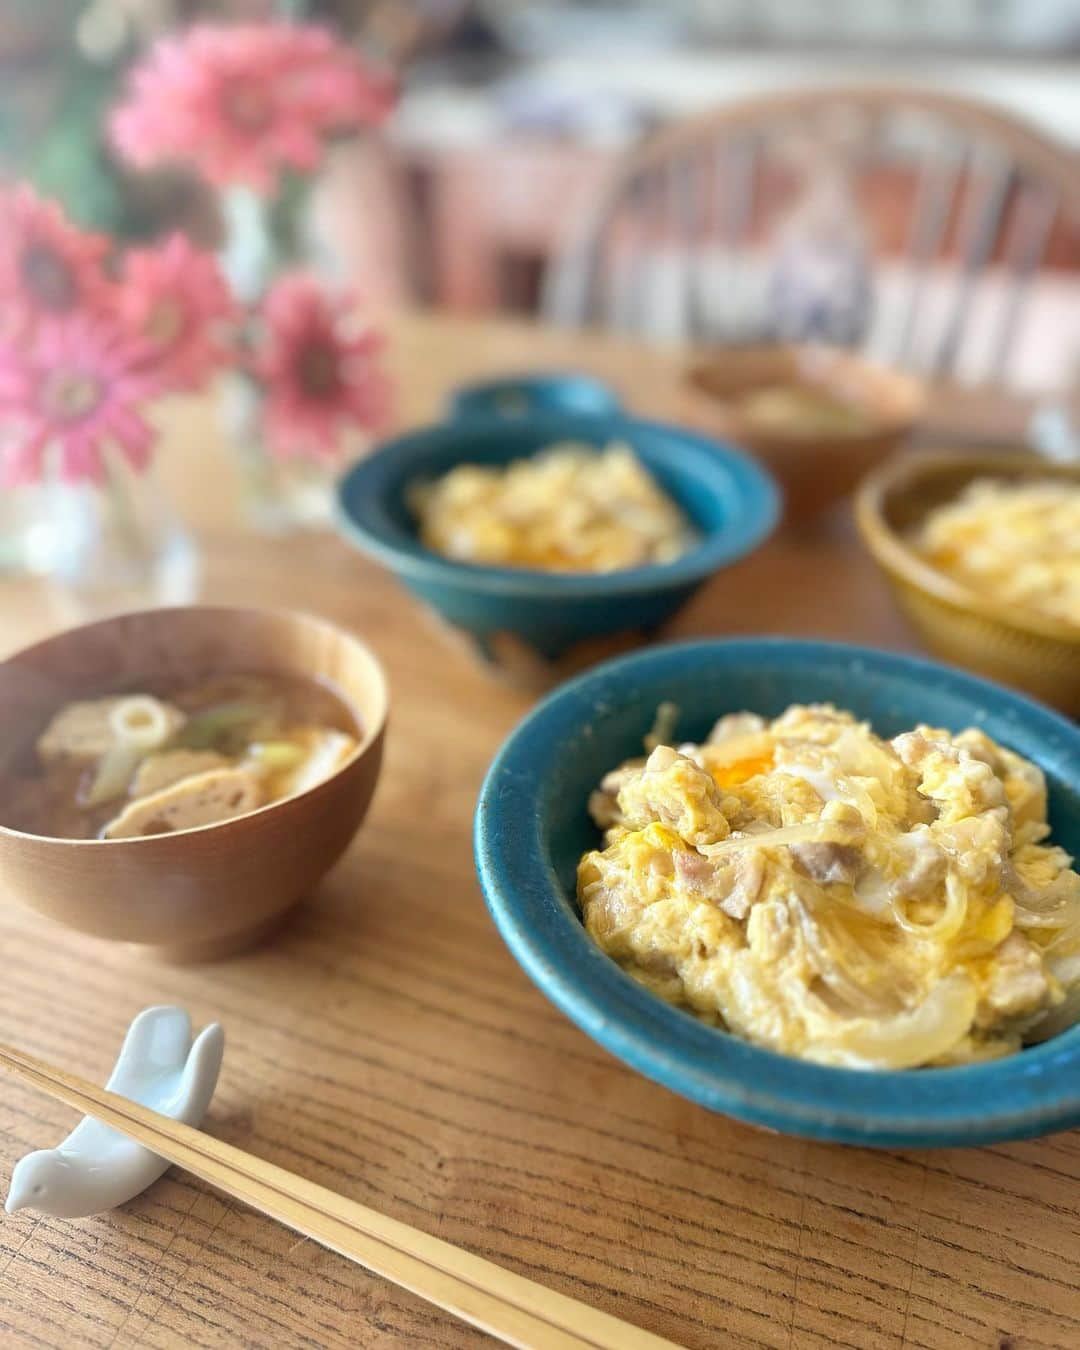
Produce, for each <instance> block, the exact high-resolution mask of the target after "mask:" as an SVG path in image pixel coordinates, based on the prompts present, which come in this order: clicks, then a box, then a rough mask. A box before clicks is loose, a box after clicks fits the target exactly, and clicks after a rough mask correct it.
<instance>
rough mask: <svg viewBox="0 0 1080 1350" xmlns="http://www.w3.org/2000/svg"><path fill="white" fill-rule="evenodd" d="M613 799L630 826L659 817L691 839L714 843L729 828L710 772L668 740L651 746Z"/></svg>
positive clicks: (684, 836) (728, 832)
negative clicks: (665, 742)
mask: <svg viewBox="0 0 1080 1350" xmlns="http://www.w3.org/2000/svg"><path fill="white" fill-rule="evenodd" d="M617 801H618V807H619V810H620V811H621V812H622V815H623V817H624V818H625V820H626V822H627V824H628V825H629V826H630V827H631V828H632V829H641V828H643V827H644V826H646V825H648V824H650V823H652V822H653V821H661V822H662V823H663V824H665V825H670V826H671V828H672V829H673V830H674V831H675V832H676V833H677V834H678V835H680V836H681V837H682V838H683V839H685V840H686V841H687V843H690V844H715V843H716V842H717V841H718V840H720V839H726V838H727V837H728V835H729V834H730V833H731V827H730V825H729V824H728V821H727V817H726V816H725V815H724V812H723V809H722V804H723V795H722V793H721V792H720V789H719V788H718V787H717V786H716V784H715V783H714V782H713V779H712V776H711V775H710V774H707V773H706V772H705V771H704V770H703V769H700V768H699V767H698V766H697V765H696V764H695V763H694V762H693V760H691V759H688V758H687V757H686V756H685V755H680V754H679V753H678V751H676V750H673V749H672V748H671V747H670V746H669V745H658V746H657V747H656V749H655V750H654V751H653V752H652V754H651V755H650V756H649V758H648V759H647V760H646V761H645V767H644V768H643V769H641V770H640V771H639V772H638V773H635V774H633V775H631V776H630V777H629V778H628V779H627V781H626V782H625V783H624V784H623V786H622V787H621V788H620V789H619V794H618V798H617Z"/></svg>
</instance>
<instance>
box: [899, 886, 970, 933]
mask: <svg viewBox="0 0 1080 1350" xmlns="http://www.w3.org/2000/svg"><path fill="white" fill-rule="evenodd" d="M892 911H893V918H894V919H895V920H896V922H897V923H898V924H899V925H900V927H901V928H902V929H903V930H904V932H905V933H910V934H911V935H912V936H913V937H918V938H924V939H925V940H926V941H928V942H948V940H949V939H950V938H953V937H955V936H956V934H957V933H959V931H960V929H961V928H963V926H964V920H965V919H966V918H967V911H968V898H967V890H966V889H965V887H964V886H963V885H962V884H961V883H960V882H959V881H958V880H957V879H956V878H955V877H954V876H952V875H951V874H950V875H949V876H947V877H946V878H945V908H944V909H943V910H942V911H941V914H940V915H939V917H938V918H936V919H935V920H934V921H933V923H918V922H917V921H916V920H914V919H909V918H908V916H907V914H906V913H905V911H904V906H903V903H902V900H901V898H900V897H894V899H893V902H892Z"/></svg>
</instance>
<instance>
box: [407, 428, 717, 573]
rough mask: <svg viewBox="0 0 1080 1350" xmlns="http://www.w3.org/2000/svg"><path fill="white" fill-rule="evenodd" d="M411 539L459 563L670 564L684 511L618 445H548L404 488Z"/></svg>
mask: <svg viewBox="0 0 1080 1350" xmlns="http://www.w3.org/2000/svg"><path fill="white" fill-rule="evenodd" d="M409 499H410V505H411V506H412V509H413V511H414V513H415V515H416V516H417V518H418V520H419V522H420V539H421V541H422V542H423V543H424V544H425V545H426V546H427V547H428V548H430V549H433V550H434V551H435V552H436V553H441V554H443V555H444V556H445V557H448V558H456V559H458V560H460V561H462V562H472V563H487V564H489V565H494V566H505V567H530V568H537V569H540V570H543V571H549V572H614V571H617V570H619V569H621V568H624V567H642V566H644V565H646V564H648V563H663V562H670V561H671V560H672V559H674V558H677V557H679V555H680V554H682V553H685V552H686V551H687V549H689V548H690V547H691V545H692V543H693V542H694V534H693V530H692V528H691V526H690V524H689V522H688V521H687V519H686V517H685V516H684V515H683V513H682V512H681V511H680V510H679V508H678V507H677V506H676V505H675V503H674V502H673V501H671V500H670V499H669V498H668V497H667V496H665V494H664V493H663V492H662V491H661V490H660V488H659V487H658V486H657V484H656V483H655V482H654V481H653V479H652V477H651V476H650V475H649V473H648V471H647V470H646V469H645V468H644V466H643V465H642V464H641V462H640V461H639V460H638V459H637V457H636V456H635V455H634V453H633V451H632V450H631V449H630V448H629V447H628V446H625V445H611V446H608V448H607V449H606V450H601V451H597V450H594V449H592V448H591V447H589V446H581V445H570V444H567V445H556V446H552V447H550V448H549V449H547V450H545V451H543V452H542V453H541V454H538V455H536V456H535V457H533V458H531V459H519V460H514V461H513V462H512V463H510V464H507V465H479V464H461V465H459V466H458V467H457V468H456V469H452V470H451V471H450V472H449V473H448V474H445V475H444V476H443V477H442V478H439V479H437V480H435V481H434V482H431V483H417V484H415V485H414V486H413V488H412V491H411V492H410V494H409Z"/></svg>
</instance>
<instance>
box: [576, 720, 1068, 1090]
mask: <svg viewBox="0 0 1080 1350" xmlns="http://www.w3.org/2000/svg"><path fill="white" fill-rule="evenodd" d="M589 808H590V812H591V814H592V816H593V818H594V819H595V821H596V823H597V824H598V825H599V826H600V827H601V828H602V829H603V830H604V831H605V835H604V846H603V847H602V848H599V849H596V850H595V851H593V852H589V853H586V854H585V856H584V857H583V858H582V860H581V862H580V864H579V867H578V898H579V901H580V904H581V909H582V913H583V916H584V920H585V927H586V929H587V931H588V932H589V934H590V936H591V937H592V938H593V939H594V941H595V942H596V943H597V944H598V945H599V946H600V947H601V948H602V949H603V950H604V951H605V952H606V953H607V954H608V955H609V956H610V957H612V958H613V959H614V960H615V961H617V962H618V963H619V965H621V966H622V967H623V968H624V969H625V970H626V971H627V972H628V973H629V974H630V975H632V976H633V977H634V978H635V979H636V980H638V981H639V982H640V983H642V984H643V985H645V986H646V987H647V988H648V989H650V990H652V991H653V992H655V993H656V994H658V995H659V996H660V997H662V998H664V999H666V1000H668V1001H669V1002H671V1003H675V1004H679V1005H682V1006H684V1007H687V1008H689V1009H691V1010H693V1011H694V1012H695V1013H697V1014H698V1015H699V1016H700V1017H702V1018H704V1019H705V1020H707V1021H710V1022H712V1023H714V1024H715V1025H718V1026H722V1027H726V1028H727V1029H728V1030H730V1031H732V1032H734V1033H736V1034H737V1035H740V1036H743V1037H746V1038H747V1039H748V1040H751V1041H754V1042H755V1043H757V1044H758V1045H762V1046H766V1047H768V1048H769V1049H771V1050H777V1051H780V1052H782V1053H785V1054H790V1055H798V1056H801V1057H802V1058H804V1059H811V1060H817V1061H819V1062H821V1063H825V1064H835V1065H847V1066H850V1067H854V1068H894V1069H899V1068H914V1067H916V1066H920V1065H931V1064H937V1065H941V1064H958V1063H965V1062H969V1061H973V1060H981V1059H988V1058H991V1057H995V1056H999V1055H1005V1054H1010V1053H1012V1052H1014V1051H1016V1050H1019V1049H1020V1047H1021V1045H1022V1044H1023V1043H1024V1042H1027V1041H1032V1040H1039V1039H1044V1038H1046V1037H1047V1036H1050V1035H1053V1034H1054V1033H1055V1032H1057V1031H1060V1030H1063V1029H1064V1028H1065V1027H1066V1026H1068V1025H1070V1024H1071V1023H1072V1022H1073V1021H1075V1020H1076V1019H1077V1018H1078V1017H1080V876H1078V875H1077V873H1076V872H1075V871H1073V870H1072V868H1071V863H1072V859H1071V858H1070V857H1069V856H1068V854H1066V853H1065V852H1064V850H1062V849H1061V848H1058V847H1056V846H1055V845H1053V844H1052V843H1049V842H1048V841H1047V836H1048V834H1049V826H1048V825H1047V823H1046V786H1045V782H1044V779H1043V775H1042V772H1041V770H1040V769H1038V768H1037V767H1036V766H1035V765H1034V764H1032V763H1029V762H1028V761H1027V760H1025V759H1022V758H1021V757H1020V756H1019V755H1017V754H1014V753H1013V752H1012V751H1010V750H1007V749H1005V748H1004V747H1003V746H1000V745H997V744H996V743H995V742H994V741H992V740H991V739H990V738H989V737H988V736H986V735H985V734H984V733H983V732H981V731H978V730H975V729H971V730H968V731H964V732H962V733H960V734H959V735H952V734H951V733H949V732H947V731H944V730H941V729H939V728H934V727H927V726H919V727H916V728H915V729H914V730H913V731H908V732H904V733H903V734H902V735H899V736H896V737H894V738H893V740H891V741H885V740H882V739H881V738H880V737H878V736H876V735H874V733H873V732H872V731H871V730H870V727H869V725H868V724H866V723H860V722H857V721H856V720H855V718H854V717H852V716H851V714H850V713H847V712H843V711H838V710H837V709H835V708H833V707H831V706H829V705H821V706H810V707H802V706H797V705H796V706H793V707H790V708H788V710H787V711H786V712H785V713H784V714H783V715H782V716H781V717H779V718H777V719H776V720H775V721H773V722H766V721H765V720H764V719H762V718H760V717H757V716H755V715H753V714H749V713H739V714H735V715H732V716H727V717H723V718H721V719H720V721H719V722H718V723H717V724H716V726H715V727H714V728H713V730H712V732H711V734H710V735H709V737H708V739H707V740H706V741H705V742H704V743H703V744H701V745H695V744H687V745H682V746H680V747H679V748H678V749H673V748H672V747H671V746H670V745H657V746H656V747H655V748H654V749H653V750H652V751H651V753H650V754H649V756H648V758H647V759H645V760H635V761H630V762H627V763H626V764H623V765H622V766H621V767H619V768H617V769H615V770H613V771H612V772H611V773H609V774H608V775H607V776H606V777H605V778H604V780H603V782H602V783H601V785H600V787H599V788H598V789H597V791H596V792H594V794H593V796H592V798H591V800H590V803H589Z"/></svg>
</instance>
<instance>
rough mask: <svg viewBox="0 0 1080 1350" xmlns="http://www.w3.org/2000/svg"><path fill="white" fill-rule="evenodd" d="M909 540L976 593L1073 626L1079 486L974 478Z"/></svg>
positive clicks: (1079, 601) (1077, 602)
mask: <svg viewBox="0 0 1080 1350" xmlns="http://www.w3.org/2000/svg"><path fill="white" fill-rule="evenodd" d="M914 542H915V547H916V548H917V550H918V551H919V553H920V554H921V555H922V556H923V557H924V558H925V559H926V561H927V562H929V563H930V564H931V565H932V566H934V567H936V568H937V569H938V570H939V571H941V572H944V573H946V574H947V575H948V576H951V577H953V578H954V580H956V581H959V582H961V583H963V584H964V585H966V586H969V587H971V588H972V589H974V590H976V591H978V592H980V593H981V594H985V595H989V596H992V597H993V598H994V599H997V600H1003V601H1005V602H1006V603H1008V604H1013V605H1017V606H1021V607H1023V608H1025V609H1028V610H1031V611H1034V612H1037V613H1041V614H1045V615H1047V616H1048V617H1050V618H1054V619H1063V620H1065V622H1066V623H1070V624H1073V625H1075V626H1076V627H1077V628H1080V485H1077V484H1073V483H1066V482H1060V481H1057V480H1053V479H1048V480H1045V481H1029V482H1013V483H1009V482H1001V481H999V480H995V479H992V478H979V479H976V480H975V481H974V482H972V483H969V484H968V486H967V488H966V489H965V490H964V491H963V492H962V493H961V494H960V495H959V496H958V497H957V498H956V499H955V500H954V501H951V502H947V503H945V504H944V505H942V506H939V507H937V508H936V510H933V511H931V512H930V513H929V514H928V515H927V517H926V519H925V520H924V521H923V523H922V526H921V528H920V529H919V531H918V532H917V534H916V537H915V541H914Z"/></svg>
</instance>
